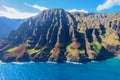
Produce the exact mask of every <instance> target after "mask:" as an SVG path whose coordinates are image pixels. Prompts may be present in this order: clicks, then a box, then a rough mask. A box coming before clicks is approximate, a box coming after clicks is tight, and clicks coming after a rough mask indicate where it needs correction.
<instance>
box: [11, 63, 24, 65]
mask: <svg viewBox="0 0 120 80" xmlns="http://www.w3.org/2000/svg"><path fill="white" fill-rule="evenodd" d="M12 63H13V64H19V65H22V64H25V63H26V62H12Z"/></svg>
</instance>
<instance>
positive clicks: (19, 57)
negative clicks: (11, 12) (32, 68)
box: [0, 9, 120, 63]
mask: <svg viewBox="0 0 120 80" xmlns="http://www.w3.org/2000/svg"><path fill="white" fill-rule="evenodd" d="M119 15H120V14H119V13H116V14H94V13H93V14H85V13H68V12H66V11H65V10H63V9H51V10H45V11H43V12H42V13H40V14H39V15H37V16H35V17H32V18H30V19H28V20H27V21H26V22H23V23H22V24H21V25H20V26H19V28H18V29H17V30H15V31H13V32H12V33H11V34H10V35H9V37H8V41H6V40H5V41H3V42H0V51H1V52H2V54H1V55H2V56H3V57H1V59H2V60H3V61H6V62H9V61H23V62H24V61H30V60H31V61H35V62H40V61H55V62H65V61H73V62H83V63H84V62H88V61H90V60H104V59H107V58H110V57H114V56H115V55H116V54H117V55H118V54H119V52H120V32H119V30H120V20H119V18H118V16H119ZM116 16H117V17H116ZM113 17H114V18H113ZM111 48H112V50H111ZM3 53H4V54H3Z"/></svg>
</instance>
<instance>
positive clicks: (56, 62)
mask: <svg viewBox="0 0 120 80" xmlns="http://www.w3.org/2000/svg"><path fill="white" fill-rule="evenodd" d="M46 63H52V64H57V62H51V61H47V62H46Z"/></svg>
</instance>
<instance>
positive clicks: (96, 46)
mask: <svg viewBox="0 0 120 80" xmlns="http://www.w3.org/2000/svg"><path fill="white" fill-rule="evenodd" d="M91 45H92V48H93V50H95V52H96V53H100V51H101V49H102V44H101V43H99V42H92V43H91Z"/></svg>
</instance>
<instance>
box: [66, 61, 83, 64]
mask: <svg viewBox="0 0 120 80" xmlns="http://www.w3.org/2000/svg"><path fill="white" fill-rule="evenodd" d="M66 63H72V64H83V63H79V62H70V61H66Z"/></svg>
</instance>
